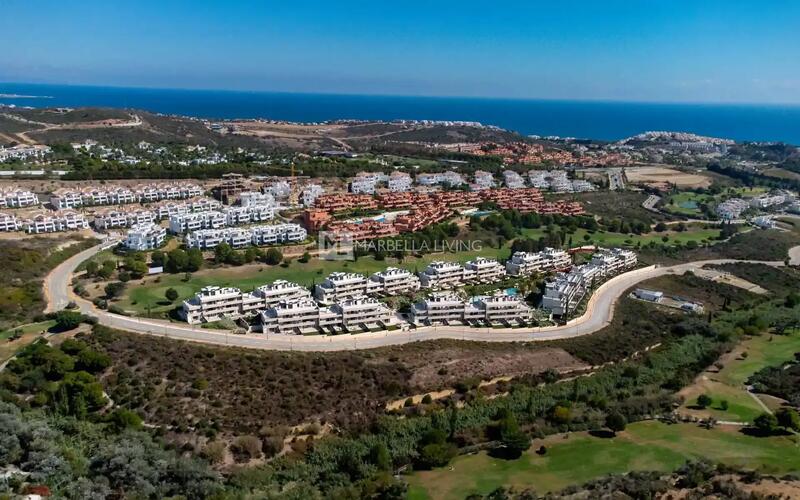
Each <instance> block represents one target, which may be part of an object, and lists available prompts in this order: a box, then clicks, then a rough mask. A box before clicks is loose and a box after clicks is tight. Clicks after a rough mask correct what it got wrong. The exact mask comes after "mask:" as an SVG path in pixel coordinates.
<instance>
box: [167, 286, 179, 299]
mask: <svg viewBox="0 0 800 500" xmlns="http://www.w3.org/2000/svg"><path fill="white" fill-rule="evenodd" d="M164 297H166V299H167V300H168V301H170V302H175V300H177V298H178V291H177V290H175V289H174V288H172V287H170V288H167V291H166V292H164Z"/></svg>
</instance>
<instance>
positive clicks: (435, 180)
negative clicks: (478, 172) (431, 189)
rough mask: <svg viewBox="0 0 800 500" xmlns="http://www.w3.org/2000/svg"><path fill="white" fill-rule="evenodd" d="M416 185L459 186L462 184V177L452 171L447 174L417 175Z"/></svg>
mask: <svg viewBox="0 0 800 500" xmlns="http://www.w3.org/2000/svg"><path fill="white" fill-rule="evenodd" d="M417 184H420V185H422V186H436V185H439V184H444V185H447V186H460V185H462V184H464V177H462V175H461V174H459V173H458V172H454V171H452V170H449V171H447V172H436V173H422V174H419V175H417Z"/></svg>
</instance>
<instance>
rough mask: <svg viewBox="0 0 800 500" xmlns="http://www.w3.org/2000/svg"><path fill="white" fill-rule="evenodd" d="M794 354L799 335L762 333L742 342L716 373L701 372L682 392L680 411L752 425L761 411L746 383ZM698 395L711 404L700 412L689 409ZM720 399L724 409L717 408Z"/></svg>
mask: <svg viewBox="0 0 800 500" xmlns="http://www.w3.org/2000/svg"><path fill="white" fill-rule="evenodd" d="M770 339H771V340H770ZM742 352H747V354H748V355H747V357H746V358H743V357H742V356H741V353H742ZM795 352H800V332H794V333H793V334H792V335H786V336H780V335H772V336H771V335H767V334H763V335H760V336H757V337H751V338H747V339H745V340H744V341H742V342H741V343H740V344H739V345H738V346H737V348H736V349H735V350H734V351H733V352H732V353H730V354H729V355H726V356H724V357H723V358H722V360H721V362H722V363H723V368H722V369H721V370H720V371H719V372H718V373H704V374H703V375H701V376H700V377H699V378H698V380H697V381H695V383H694V384H692V385H691V386H689V387H686V388H685V389H683V390H682V391H681V395H682V396H684V397H685V398H686V403H685V404H684V406H683V408H682V411H687V412H691V413H693V414H696V415H698V416H703V417H705V416H708V415H710V416H712V417H714V418H716V419H718V420H729V421H739V422H752V421H753V419H755V418H756V417H757V416H758V415H760V414H761V413H763V411H764V409H763V407H762V406H761V405H759V404H758V403H757V402H756V401H755V400H754V399H753V398H752V396H751V395H750V394H748V393H747V390H746V389H745V382H746V381H747V379H748V378H749V377H750V376H751V375H753V374H754V373H756V372H757V371H759V370H761V369H762V368H765V367H767V366H778V365H781V364H783V363H784V362H786V361H789V360H791V359H793V358H794V353H795ZM700 394H708V395H709V396H710V397H711V399H712V400H713V403H712V404H711V406H710V407H708V408H706V409H702V410H701V409H694V408H692V406H693V405H695V403H696V401H697V396H699V395H700ZM722 400H726V401H728V409H727V410H723V409H722V408H721V407H720V402H721V401H722ZM765 402H766V403H767V404H768V405H769V403H771V401H765Z"/></svg>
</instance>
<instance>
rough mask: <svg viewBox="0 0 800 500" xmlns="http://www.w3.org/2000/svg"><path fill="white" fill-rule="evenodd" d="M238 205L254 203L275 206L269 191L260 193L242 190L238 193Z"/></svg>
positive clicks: (247, 205)
mask: <svg viewBox="0 0 800 500" xmlns="http://www.w3.org/2000/svg"><path fill="white" fill-rule="evenodd" d="M239 205H240V206H242V207H250V206H255V205H260V206H268V207H271V206H275V197H273V196H272V195H271V194H269V193H261V192H259V191H243V192H241V193H239Z"/></svg>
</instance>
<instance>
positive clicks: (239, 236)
mask: <svg viewBox="0 0 800 500" xmlns="http://www.w3.org/2000/svg"><path fill="white" fill-rule="evenodd" d="M220 243H227V244H228V245H230V246H231V247H232V248H242V247H246V246H250V245H252V243H253V233H252V231H250V230H249V229H247V228H237V227H223V228H218V229H198V230H196V231H192V232H190V233H189V234H187V235H186V246H188V247H189V248H199V249H200V250H211V249H212V248H215V247H216V246H217V245H219V244H220Z"/></svg>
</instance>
